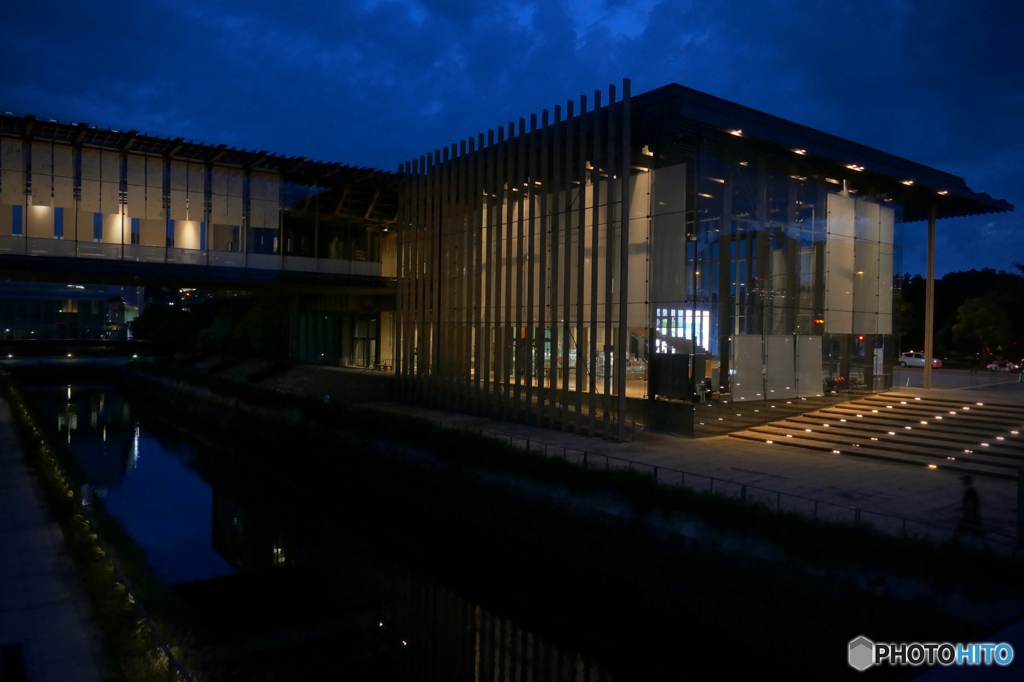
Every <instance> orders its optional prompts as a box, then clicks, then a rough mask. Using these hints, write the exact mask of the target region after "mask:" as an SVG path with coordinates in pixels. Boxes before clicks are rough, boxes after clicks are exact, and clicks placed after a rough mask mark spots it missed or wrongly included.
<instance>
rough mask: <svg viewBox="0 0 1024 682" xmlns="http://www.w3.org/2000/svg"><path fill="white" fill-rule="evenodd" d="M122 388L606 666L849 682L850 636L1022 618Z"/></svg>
mask: <svg viewBox="0 0 1024 682" xmlns="http://www.w3.org/2000/svg"><path fill="white" fill-rule="evenodd" d="M124 383H125V388H126V389H127V390H130V391H132V392H135V393H138V394H141V395H142V396H144V397H145V399H146V400H148V401H150V402H153V403H156V404H157V405H159V406H160V408H161V411H163V412H164V413H165V414H168V415H173V420H174V421H176V422H178V423H181V424H188V425H189V428H190V429H192V430H193V431H194V432H195V433H196V434H197V435H199V436H201V437H202V438H203V439H205V440H207V441H208V442H210V443H211V444H212V445H215V446H217V447H220V448H223V449H224V452H225V456H227V457H233V458H235V459H236V460H238V461H244V462H245V464H246V466H251V467H253V468H254V469H258V470H259V471H262V472H263V473H264V474H265V475H270V476H275V477H277V479H279V480H280V481H281V484H282V485H290V486H293V487H296V488H297V489H301V490H304V491H308V495H309V497H310V498H311V499H312V500H314V501H315V503H317V504H320V505H321V506H323V507H325V508H329V507H330V506H331V505H346V506H347V507H350V508H352V509H356V510H361V512H362V513H363V514H364V515H365V516H366V518H367V524H368V525H372V526H374V527H375V528H378V529H379V528H387V529H388V532H391V533H392V534H393V537H394V541H395V543H396V544H400V545H402V546H403V547H404V548H405V549H406V551H410V552H416V553H417V554H418V555H419V556H421V557H423V558H424V560H425V561H428V562H434V563H435V564H436V565H437V566H438V567H439V568H438V570H439V571H450V570H452V567H453V566H454V567H456V569H455V570H459V571H461V572H462V573H463V575H468V576H471V577H472V579H473V580H476V581H477V582H478V583H480V584H487V583H489V584H494V583H500V584H501V585H502V592H503V593H504V594H506V595H512V596H511V597H508V598H509V599H510V601H511V602H516V601H520V602H523V603H527V602H529V603H532V604H543V603H545V602H547V603H552V604H554V603H558V604H559V605H560V608H557V609H555V608H551V609H548V612H549V613H550V616H549V617H551V618H565V617H569V618H572V619H574V620H576V621H581V622H586V623H587V625H588V628H587V629H588V634H586V635H585V637H586V638H589V639H591V640H593V641H591V642H590V648H591V649H593V648H594V647H601V646H602V644H604V643H606V642H608V641H613V640H614V641H616V642H618V643H619V644H622V642H623V641H626V642H627V644H626V645H623V646H622V647H621V651H608V652H607V656H608V657H609V658H610V659H611V660H609V664H610V665H611V666H612V667H614V662H615V661H614V659H615V657H616V656H629V657H630V658H633V659H634V660H635V658H636V657H637V656H648V657H649V658H650V660H651V661H655V660H658V659H659V657H661V658H663V656H664V653H663V652H665V651H675V652H678V656H679V657H680V660H682V659H684V658H685V659H686V661H687V665H688V666H690V668H691V669H692V668H693V666H695V665H696V666H698V667H700V666H702V665H707V666H708V670H707V671H705V672H709V673H710V671H711V670H714V669H716V668H718V667H719V666H720V662H714V664H712V663H711V662H707V661H705V662H704V663H695V662H694V660H695V658H694V656H693V654H694V653H695V652H697V651H706V652H711V651H718V650H721V652H723V653H724V652H725V651H726V649H727V647H725V645H724V644H723V638H724V637H726V636H727V635H728V636H729V637H732V638H734V639H738V640H740V641H743V642H744V646H743V651H742V652H740V653H738V654H737V653H735V652H734V651H732V650H731V649H729V651H730V656H731V659H730V660H731V664H730V665H733V666H745V665H747V664H749V665H751V666H753V665H756V664H758V662H759V661H760V662H762V663H763V662H764V661H765V660H766V658H765V657H768V659H770V660H772V661H775V662H776V663H777V664H778V665H779V666H781V667H783V668H787V669H789V667H790V666H793V667H792V669H791V670H790V672H791V673H792V675H793V676H794V677H817V678H819V679H820V676H821V675H822V674H825V673H827V674H829V675H830V676H831V675H833V674H834V675H835V676H839V677H842V676H844V675H846V674H847V673H848V672H849V669H848V668H846V667H845V657H844V654H843V652H844V649H843V647H844V646H845V643H846V642H847V641H849V639H851V638H852V637H854V636H856V635H858V634H862V633H870V634H871V635H872V636H873V637H875V638H877V639H882V640H886V639H887V641H920V640H922V639H928V638H931V639H932V641H965V640H969V639H971V638H978V637H981V636H984V635H985V634H987V633H989V632H991V631H992V630H993V629H995V628H997V627H998V626H1000V625H1002V624H1003V623H1005V622H1007V621H1008V620H1010V619H1012V618H1014V617H1016V616H1017V615H1018V614H1019V612H1020V610H1021V604H1022V600H1021V597H1020V595H1019V594H1011V595H1009V598H1008V595H1007V593H1006V592H1005V591H1000V590H990V591H986V590H983V589H980V588H979V584H980V583H981V581H979V580H976V579H975V578H974V577H973V576H967V575H965V576H963V578H964V580H963V584H962V586H961V587H962V588H963V589H955V585H951V584H950V583H949V581H948V580H933V579H930V577H929V576H927V575H913V574H908V573H907V572H906V571H903V572H900V571H896V570H891V569H890V567H889V566H887V562H886V558H885V557H883V556H879V557H871V558H865V559H864V560H863V561H859V562H853V563H850V562H847V563H836V562H834V561H832V560H830V559H829V557H827V556H824V557H818V558H814V557H812V556H810V554H813V553H810V554H809V553H800V552H795V551H793V550H792V549H791V548H787V547H786V543H785V542H781V541H779V540H780V539H779V538H773V537H771V534H770V533H765V532H763V530H761V531H759V532H743V530H742V527H734V528H733V529H732V530H723V529H722V527H721V524H716V523H715V522H714V519H708V518H701V517H699V516H697V515H694V514H686V513H684V512H674V513H671V514H667V513H662V512H658V511H656V510H652V511H647V512H644V511H637V509H636V508H635V505H631V504H630V503H628V502H627V501H626V499H624V498H623V497H622V496H620V495H617V494H616V492H615V491H614V490H612V489H598V490H592V491H590V492H587V493H583V492H580V491H576V490H570V489H566V488H564V487H560V486H556V485H552V484H550V483H546V482H544V481H543V480H538V479H536V478H530V477H527V476H514V475H509V474H508V473H502V472H500V471H495V470H493V469H489V468H487V467H481V466H467V465H465V464H457V463H453V462H452V461H449V460H446V459H444V458H440V457H437V456H436V454H435V453H432V452H430V450H429V448H428V447H426V446H425V445H417V444H410V443H408V442H403V441H401V440H399V439H396V438H393V437H391V436H389V435H388V434H387V433H379V434H373V435H357V434H354V433H351V432H346V431H340V430H337V429H332V428H330V427H329V426H328V425H325V424H324V423H323V422H322V421H319V420H315V419H312V418H309V417H307V416H305V415H304V414H303V411H302V410H301V409H299V408H298V407H294V408H286V407H281V408H273V409H272V408H268V407H262V406H259V405H250V404H246V403H244V402H242V401H240V400H239V399H238V398H234V397H227V396H224V395H218V394H215V393H213V392H212V391H210V390H208V389H206V388H202V387H199V386H197V385H194V384H191V383H186V382H183V381H174V380H170V379H167V378H161V377H156V376H153V375H150V374H145V373H142V372H139V371H137V370H128V371H127V372H126V376H125V382H124ZM876 577H881V578H882V580H883V581H884V585H885V587H884V589H878V582H877V580H875V579H876ZM873 581H874V583H873ZM872 583H873V586H872ZM543 610H544V609H540V611H543ZM535 611H536V609H535ZM555 614H563V615H558V616H556V615H555ZM564 614H571V615H570V616H565V615H564ZM623 638H625V639H623ZM797 639H799V641H800V644H799V649H800V650H801V652H802V653H806V655H807V656H809V658H805V659H803V660H801V661H799V663H797V662H796V661H788V662H787V660H786V659H785V657H783V656H781V655H780V654H779V653H778V652H780V651H782V650H789V651H792V649H793V642H794V641H796V640H797ZM682 641H686V642H689V644H687V645H686V646H685V647H683V649H685V650H680V646H679V642H682ZM663 664H664V660H658V664H657V665H656V666H655V667H656V668H657V669H658V670H664V665H663ZM652 665H654V664H653V663H652ZM634 667H635V666H634ZM694 672H697V671H696V670H695V671H694Z"/></svg>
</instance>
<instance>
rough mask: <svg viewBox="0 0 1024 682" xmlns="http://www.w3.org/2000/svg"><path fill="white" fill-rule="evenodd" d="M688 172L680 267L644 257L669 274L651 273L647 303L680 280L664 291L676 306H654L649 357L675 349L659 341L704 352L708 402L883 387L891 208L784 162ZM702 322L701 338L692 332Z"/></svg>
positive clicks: (713, 164) (888, 375) (754, 161)
mask: <svg viewBox="0 0 1024 682" xmlns="http://www.w3.org/2000/svg"><path fill="white" fill-rule="evenodd" d="M784 162H785V163H784ZM696 166H697V178H696V188H695V189H696V192H695V194H696V198H695V204H696V211H695V212H694V214H695V218H696V220H695V224H696V227H695V231H694V233H693V234H690V235H688V239H687V243H686V249H685V256H684V259H685V265H686V267H685V268H684V267H683V266H682V264H681V263H680V261H682V260H684V259H681V258H679V257H678V256H677V255H675V254H673V255H672V256H671V257H668V258H665V257H660V256H652V268H653V269H655V270H657V269H658V268H674V272H672V273H658V272H657V271H655V272H653V273H652V276H651V281H652V299H654V300H657V298H656V296H657V295H662V294H661V288H664V285H663V282H665V280H666V278H667V277H677V278H678V277H679V275H680V274H681V273H683V272H685V275H684V277H685V279H686V282H685V289H683V288H682V285H680V284H679V283H678V282H676V283H675V287H676V290H677V291H680V290H681V291H684V292H685V295H683V296H680V297H679V301H678V302H677V303H674V304H673V306H668V305H663V306H659V307H658V310H659V312H658V313H657V318H658V319H657V320H656V322H655V325H654V327H655V329H657V330H658V337H659V338H658V341H659V343H658V344H656V348H657V349H659V350H660V349H663V348H670V347H671V346H672V344H673V343H676V342H674V341H672V342H667V341H665V340H664V339H662V338H661V336H662V334H664V333H666V331H667V332H668V333H669V335H674V334H680V335H681V337H682V338H686V339H692V340H693V341H694V342H695V343H696V344H698V348H699V347H701V346H703V347H704V348H706V350H707V352H708V353H709V356H708V359H709V360H710V361H713V362H721V367H722V370H723V371H722V373H721V375H720V376H721V378H720V381H719V382H718V384H717V388H718V390H719V392H721V393H722V394H724V396H729V395H731V396H732V397H733V399H743V400H751V399H754V398H757V396H758V394H759V393H764V392H765V391H767V392H768V393H765V394H764V395H765V396H767V397H794V396H796V397H809V396H817V395H820V394H821V393H822V391H823V390H828V391H834V392H844V391H849V390H864V391H877V390H884V389H886V388H889V387H891V386H892V385H893V381H894V378H893V360H894V359H895V358H896V355H898V352H897V350H896V348H897V346H896V339H897V336H896V335H895V334H894V333H895V332H896V331H897V330H894V329H893V326H894V325H893V298H894V296H896V295H898V292H897V291H895V290H894V288H895V283H896V282H897V281H898V277H896V273H897V271H898V270H899V264H898V263H899V261H900V260H901V250H900V247H899V245H898V243H897V241H898V232H899V225H900V220H901V207H900V206H899V205H898V204H896V203H894V202H893V201H892V200H891V198H889V197H885V196H882V197H877V196H870V195H869V194H868V193H867V192H864V191H860V189H859V188H856V187H855V186H852V183H851V182H849V181H848V180H842V179H834V178H830V177H826V174H825V173H823V172H820V171H819V172H818V173H817V174H815V173H814V172H813V169H808V168H806V167H797V166H794V165H791V164H790V163H789V160H788V159H787V160H780V159H778V158H776V157H770V156H764V155H761V156H756V155H750V156H749V158H748V159H743V158H740V156H739V155H737V157H736V158H732V159H722V158H718V157H716V156H713V155H709V154H705V155H700V156H699V157H698V162H697V164H696ZM787 167H788V168H787ZM783 168H785V169H786V170H788V171H789V172H786V170H783ZM658 172H661V171H657V172H656V174H655V187H656V178H657V173H658ZM655 191H656V190H655ZM654 213H655V210H654V209H653V208H652V248H653V249H655V250H656V249H657V246H656V244H653V237H654V236H656V230H655V224H654V223H655V218H654ZM659 287H660V288H659ZM656 292H657V294H656ZM674 309H679V310H694V311H701V310H704V311H707V316H706V317H705V316H704V314H697V313H695V314H694V315H693V316H692V317H687V316H686V315H685V314H684V315H682V316H679V315H676V314H675V313H673V312H670V311H672V310H674ZM662 310H664V311H665V312H664V313H662V312H660V311H662ZM691 320H692V321H691ZM705 323H706V324H707V325H708V327H709V332H710V333H707V332H704V331H702V329H701V325H702V324H705ZM674 329H681V330H682V331H681V332H675V331H672V330H674ZM745 336H752V337H755V338H756V339H757V340H750V341H747V340H745V339H743V337H745ZM797 337H799V338H800V341H797V340H796V339H797ZM787 339H788V340H787ZM815 339H816V340H815ZM704 344H706V345H704ZM758 347H759V348H760V349H761V351H760V352H761V353H762V356H761V359H760V362H761V364H760V366H759V369H755V368H757V367H758V363H757V362H756V361H755V359H754V355H755V354H754V351H753V349H755V348H758ZM677 352H683V351H682V350H679V351H677ZM695 352H700V351H699V350H698V349H695ZM812 356H816V360H812ZM772 357H775V358H776V359H778V358H783V360H781V362H782V364H781V365H779V364H776V363H775V362H774V361H773V360H771V359H770V358H772ZM741 365H742V366H741ZM762 370H763V381H764V382H765V383H764V385H763V386H762V387H760V388H758V387H757V386H756V385H757V384H758V378H757V374H758V372H759V371H762ZM744 377H745V378H744ZM744 384H745V385H744ZM787 387H788V388H787ZM794 392H795V393H794ZM762 397H764V396H762Z"/></svg>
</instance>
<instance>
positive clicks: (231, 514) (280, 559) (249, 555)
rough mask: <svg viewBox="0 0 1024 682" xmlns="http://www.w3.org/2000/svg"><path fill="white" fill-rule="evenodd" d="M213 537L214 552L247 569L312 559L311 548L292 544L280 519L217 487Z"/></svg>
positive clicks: (285, 564)
mask: <svg viewBox="0 0 1024 682" xmlns="http://www.w3.org/2000/svg"><path fill="white" fill-rule="evenodd" d="M212 538H213V540H212V541H213V549H214V550H215V551H216V552H217V553H218V554H220V555H221V556H222V557H224V560H225V561H227V562H228V563H230V564H231V565H232V566H235V567H237V568H240V569H243V570H253V569H259V568H273V567H276V566H288V565H295V564H300V563H306V562H308V560H309V559H310V558H311V557H312V552H311V550H310V548H309V547H308V545H305V544H304V543H298V542H292V541H289V539H288V538H287V537H286V536H285V534H284V532H283V531H282V530H281V528H280V525H279V524H278V523H277V522H276V520H274V519H273V518H270V517H269V516H267V515H266V514H264V513H262V511H261V510H260V509H259V508H257V507H253V506H251V505H250V506H246V505H243V504H242V503H240V502H238V501H237V500H235V499H234V498H233V497H231V496H230V495H229V494H227V493H225V492H224V491H223V490H222V489H218V488H217V487H214V488H213V520H212Z"/></svg>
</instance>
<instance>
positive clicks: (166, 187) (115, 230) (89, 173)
mask: <svg viewBox="0 0 1024 682" xmlns="http://www.w3.org/2000/svg"><path fill="white" fill-rule="evenodd" d="M280 186H281V182H280V177H279V175H278V174H277V173H273V172H263V171H253V172H252V173H249V172H247V171H243V170H242V169H240V168H235V167H227V166H219V165H217V164H204V163H203V162H195V161H179V160H171V161H167V160H165V159H164V158H162V157H155V156H146V155H143V154H136V153H132V152H128V153H121V152H116V151H111V150H103V149H94V148H88V147H87V148H75V147H73V146H71V145H68V144H60V143H50V142H43V141H39V140H32V141H25V140H23V139H21V138H17V139H15V138H2V140H0V237H3V236H9V237H30V238H34V239H41V240H45V239H67V240H70V241H73V242H74V241H78V242H87V243H95V242H101V243H104V244H117V245H118V246H120V245H122V244H129V245H130V244H133V243H137V244H139V245H142V246H150V247H165V246H168V245H173V246H174V247H175V248H178V249H187V250H199V249H204V250H206V249H208V250H211V251H244V250H248V251H250V252H257V251H258V252H260V253H278V252H279V251H278V245H279V243H280V240H279V239H278V238H277V234H278V233H279V231H280V224H279V216H280ZM246 194H248V197H247V196H246ZM247 199H248V201H247ZM57 209H62V210H61V211H59V212H58V210H57ZM97 215H99V217H98V218H97V217H96V216H97ZM133 220H137V221H138V225H139V228H138V235H137V236H136V237H135V239H134V240H133V237H132V221H133ZM208 228H209V229H208ZM257 231H258V233H259V234H258V237H259V238H258V239H254V238H250V239H249V241H248V242H245V236H246V235H247V234H248V235H250V237H252V236H253V235H254V234H255V233H256V232H257ZM257 242H258V243H257ZM37 251H38V252H39V253H44V252H45V248H43V247H40V248H39V249H37ZM74 253H75V251H74V247H72V251H71V254H72V255H74ZM96 253H97V254H99V255H103V256H105V257H121V256H122V254H121V251H120V250H117V252H116V253H115V252H114V251H113V250H103V251H96ZM51 255H68V254H67V253H65V252H64V251H60V252H55V253H53V254H51Z"/></svg>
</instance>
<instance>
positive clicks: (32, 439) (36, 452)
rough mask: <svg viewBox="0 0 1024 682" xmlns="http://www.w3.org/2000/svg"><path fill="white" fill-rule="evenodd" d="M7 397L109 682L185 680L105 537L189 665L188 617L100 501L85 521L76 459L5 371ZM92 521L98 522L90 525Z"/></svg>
mask: <svg viewBox="0 0 1024 682" xmlns="http://www.w3.org/2000/svg"><path fill="white" fill-rule="evenodd" d="M0 393H2V395H3V397H4V398H5V399H6V400H7V402H8V403H9V405H10V407H11V415H12V420H13V426H14V428H15V431H16V433H17V436H18V439H19V441H20V443H21V447H22V450H23V452H24V454H25V459H26V461H27V463H28V464H29V465H30V467H31V468H32V470H33V472H34V473H35V474H36V476H37V479H38V481H39V484H40V487H41V488H42V491H43V494H44V496H45V499H46V502H47V505H48V507H49V509H50V512H51V514H52V515H53V517H54V519H55V521H56V522H57V524H58V525H59V526H60V529H61V532H62V534H63V536H64V544H65V548H66V551H67V554H68V556H69V557H70V558H71V561H72V563H73V565H74V568H75V574H76V577H77V579H78V582H79V584H80V585H81V587H82V589H83V591H84V592H85V594H86V596H87V597H88V599H89V602H90V604H91V606H92V612H93V620H94V622H95V623H96V625H97V626H98V627H99V629H100V632H101V634H102V646H103V653H104V662H105V667H106V671H107V679H109V680H112V681H114V682H150V681H152V682H167V680H173V679H181V677H180V675H178V674H177V672H176V671H174V670H173V669H172V667H171V662H170V660H169V659H168V657H167V656H166V655H165V653H164V652H163V650H162V649H161V648H160V647H159V646H158V645H157V643H156V641H155V639H154V636H153V634H152V632H151V630H150V627H149V625H148V624H147V623H146V621H145V619H144V618H143V617H142V615H141V614H140V612H139V610H138V609H137V608H136V603H135V598H133V597H132V595H131V594H129V592H128V590H127V588H126V586H125V583H124V582H123V580H122V578H121V576H120V575H119V574H118V571H117V568H116V567H115V565H114V563H113V562H112V561H111V559H110V557H109V556H108V555H107V553H106V552H105V551H104V548H103V545H102V543H101V540H100V536H101V537H102V538H103V541H104V542H105V543H106V545H107V548H108V549H109V550H110V552H111V554H112V555H113V556H114V558H115V560H116V562H117V565H118V567H119V568H120V569H121V571H122V572H123V574H124V576H125V577H126V578H127V580H128V582H129V583H130V585H131V587H132V591H133V592H134V594H135V595H136V597H137V598H138V600H139V601H140V602H141V603H142V604H144V605H145V607H146V610H147V612H148V615H149V617H150V619H151V620H152V622H153V623H154V625H155V628H156V629H157V631H158V632H159V633H160V634H161V635H162V637H163V638H164V639H165V641H166V642H167V643H168V645H169V646H170V649H171V652H172V654H173V655H174V657H175V658H177V659H178V660H179V661H180V660H183V659H184V660H188V659H189V658H190V655H189V653H188V651H187V649H188V642H189V636H188V625H187V624H188V620H189V619H188V616H187V614H186V613H184V611H183V609H182V607H181V606H180V604H179V602H178V600H177V598H176V597H175V595H174V594H173V592H172V591H171V590H170V589H169V588H168V586H167V585H166V584H165V583H164V582H163V581H162V580H161V579H160V578H159V576H157V574H156V571H155V570H154V569H153V568H152V567H151V566H150V565H149V563H148V562H147V560H146V556H145V553H144V552H143V550H142V549H141V548H140V547H139V546H138V544H137V543H136V542H135V541H134V540H133V539H132V538H131V536H130V535H129V534H128V533H127V531H126V530H125V529H124V526H122V525H121V523H120V522H119V521H118V520H117V519H116V518H115V517H114V516H112V515H111V514H109V513H107V512H106V511H105V510H104V509H103V505H102V501H101V500H97V501H96V502H95V503H94V508H93V510H92V511H91V512H90V514H89V519H87V518H86V517H85V515H84V514H83V512H82V510H81V508H80V507H79V506H78V503H77V501H76V498H75V491H76V490H80V487H81V485H82V483H84V482H86V480H85V477H84V476H83V475H82V472H81V470H80V468H79V467H78V466H77V463H76V462H75V460H74V458H73V457H72V456H71V453H70V452H68V451H67V449H66V447H65V446H63V445H62V444H59V443H56V442H55V441H54V439H52V438H50V436H49V435H48V434H47V433H46V432H45V431H44V430H43V429H42V428H41V427H39V426H38V424H39V423H41V422H40V421H39V420H38V419H37V417H36V415H35V414H33V409H32V407H31V406H30V404H29V403H28V402H27V401H26V400H25V399H24V397H23V395H22V391H21V390H20V387H19V386H18V384H17V382H16V381H15V380H14V379H13V378H12V377H11V376H10V375H9V374H8V372H7V371H6V370H4V369H3V368H0ZM90 520H91V521H92V523H91V524H90Z"/></svg>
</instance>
